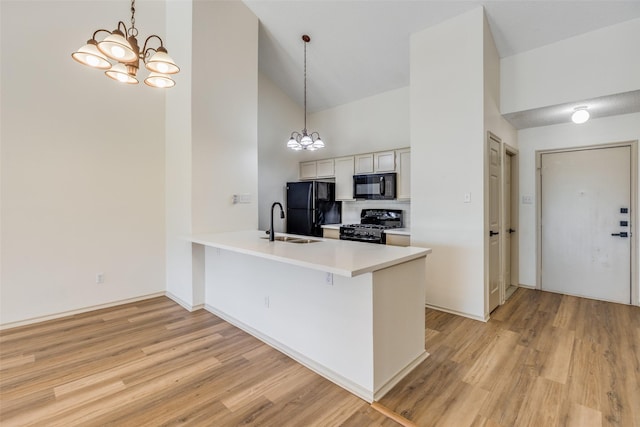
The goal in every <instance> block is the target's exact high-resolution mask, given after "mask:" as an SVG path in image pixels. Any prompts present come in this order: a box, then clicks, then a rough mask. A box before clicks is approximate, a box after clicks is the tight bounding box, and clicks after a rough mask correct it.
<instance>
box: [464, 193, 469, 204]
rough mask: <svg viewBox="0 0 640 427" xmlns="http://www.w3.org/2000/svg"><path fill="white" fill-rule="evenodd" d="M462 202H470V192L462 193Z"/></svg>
mask: <svg viewBox="0 0 640 427" xmlns="http://www.w3.org/2000/svg"><path fill="white" fill-rule="evenodd" d="M464 202H465V203H471V193H464Z"/></svg>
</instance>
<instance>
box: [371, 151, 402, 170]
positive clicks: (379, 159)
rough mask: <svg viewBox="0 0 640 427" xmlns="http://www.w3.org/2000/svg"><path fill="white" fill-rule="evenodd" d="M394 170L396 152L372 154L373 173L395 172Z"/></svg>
mask: <svg viewBox="0 0 640 427" xmlns="http://www.w3.org/2000/svg"><path fill="white" fill-rule="evenodd" d="M395 170H396V152H395V151H383V152H380V153H373V171H374V172H395Z"/></svg>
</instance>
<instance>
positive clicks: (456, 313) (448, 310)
mask: <svg viewBox="0 0 640 427" xmlns="http://www.w3.org/2000/svg"><path fill="white" fill-rule="evenodd" d="M424 306H425V307H427V308H430V309H432V310H438V311H444V312H445V313H449V314H455V315H456V316H462V317H466V318H468V319H473V320H478V321H480V322H487V321H488V320H489V318H488V317H487V318H486V319H485V318H482V317H480V316H476V315H473V314H469V313H464V312H462V311H457V310H451V309H448V308H444V307H438V306H437V305H431V304H425V305H424Z"/></svg>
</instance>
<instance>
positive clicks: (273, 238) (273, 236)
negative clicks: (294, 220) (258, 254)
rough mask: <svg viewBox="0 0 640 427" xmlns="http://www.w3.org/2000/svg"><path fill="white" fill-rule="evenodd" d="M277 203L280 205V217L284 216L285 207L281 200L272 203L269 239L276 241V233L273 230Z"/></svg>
mask: <svg viewBox="0 0 640 427" xmlns="http://www.w3.org/2000/svg"><path fill="white" fill-rule="evenodd" d="M276 205H278V206H279V207H280V218H284V209H283V208H282V205H281V204H280V202H274V203H273V204H272V205H271V223H270V224H269V226H270V228H269V241H270V242H273V241H275V237H276V233H275V232H274V231H273V208H275V207H276Z"/></svg>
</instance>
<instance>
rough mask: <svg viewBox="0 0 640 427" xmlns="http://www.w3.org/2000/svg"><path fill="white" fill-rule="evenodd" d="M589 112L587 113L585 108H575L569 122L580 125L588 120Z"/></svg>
mask: <svg viewBox="0 0 640 427" xmlns="http://www.w3.org/2000/svg"><path fill="white" fill-rule="evenodd" d="M589 116H590V115H589V111H587V107H576V108H575V109H574V112H573V114H572V115H571V120H572V121H573V123H576V124H582V123H584V122H586V121H587V120H589Z"/></svg>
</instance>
